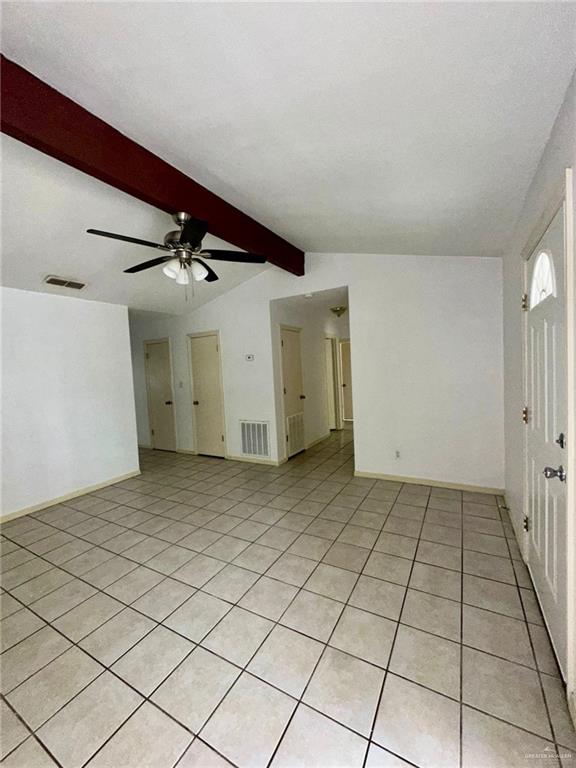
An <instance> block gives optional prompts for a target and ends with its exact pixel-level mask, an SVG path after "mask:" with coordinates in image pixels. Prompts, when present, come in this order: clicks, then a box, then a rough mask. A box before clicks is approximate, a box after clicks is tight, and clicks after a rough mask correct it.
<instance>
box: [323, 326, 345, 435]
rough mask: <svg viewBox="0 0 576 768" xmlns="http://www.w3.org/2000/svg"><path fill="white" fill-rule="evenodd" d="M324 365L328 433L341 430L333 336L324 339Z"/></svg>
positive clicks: (336, 344) (335, 342) (336, 358)
mask: <svg viewBox="0 0 576 768" xmlns="http://www.w3.org/2000/svg"><path fill="white" fill-rule="evenodd" d="M324 364H325V369H326V411H327V419H328V428H329V429H330V431H333V430H335V429H342V418H341V415H340V397H339V392H340V386H339V382H338V340H337V339H336V337H335V336H326V338H325V339H324Z"/></svg>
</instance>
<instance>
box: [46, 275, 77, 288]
mask: <svg viewBox="0 0 576 768" xmlns="http://www.w3.org/2000/svg"><path fill="white" fill-rule="evenodd" d="M44 282H45V283H48V285H58V286H59V287H60V288H74V290H76V291H81V290H82V288H85V287H86V283H79V282H78V280H68V278H67V277H56V275H48V277H45V278H44Z"/></svg>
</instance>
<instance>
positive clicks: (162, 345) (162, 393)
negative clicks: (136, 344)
mask: <svg viewBox="0 0 576 768" xmlns="http://www.w3.org/2000/svg"><path fill="white" fill-rule="evenodd" d="M144 349H145V354H146V386H147V389H148V418H149V421H150V438H151V442H152V447H153V448H156V449H159V450H163V451H175V450H176V431H175V428H174V405H173V395H172V366H171V361H170V345H169V343H168V341H166V340H164V341H147V342H146V343H145V345H144Z"/></svg>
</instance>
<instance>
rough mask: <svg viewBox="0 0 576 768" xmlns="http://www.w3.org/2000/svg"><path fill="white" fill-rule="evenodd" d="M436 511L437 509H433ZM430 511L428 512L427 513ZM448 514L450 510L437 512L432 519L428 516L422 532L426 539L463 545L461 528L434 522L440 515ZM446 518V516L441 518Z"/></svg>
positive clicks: (422, 536)
mask: <svg viewBox="0 0 576 768" xmlns="http://www.w3.org/2000/svg"><path fill="white" fill-rule="evenodd" d="M432 512H435V510H432ZM428 514H430V513H427V515H428ZM439 514H442V515H447V514H449V513H448V512H443V513H438V512H435V515H434V517H432V519H431V520H430V519H429V518H428V516H427V517H426V522H425V523H424V525H423V526H422V532H421V534H420V536H421V538H422V539H423V540H424V541H433V542H435V543H437V544H447V545H449V546H451V547H461V546H462V531H461V529H460V528H455V527H453V526H452V527H451V526H449V525H443V524H442V523H437V522H432V520H437V519H438V515H439ZM441 519H444V518H441Z"/></svg>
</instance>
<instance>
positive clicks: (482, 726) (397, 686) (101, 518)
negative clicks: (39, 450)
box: [1, 432, 576, 768]
mask: <svg viewBox="0 0 576 768" xmlns="http://www.w3.org/2000/svg"><path fill="white" fill-rule="evenodd" d="M141 466H142V475H141V476H140V477H138V478H135V479H131V480H128V481H125V482H122V483H119V484H118V485H116V486H112V487H108V488H105V489H103V490H101V491H98V492H95V493H93V494H89V495H86V496H83V497H81V498H77V499H74V500H73V501H70V502H67V503H66V504H62V505H58V506H55V507H50V508H49V509H45V510H43V511H40V512H37V513H35V514H33V515H29V516H26V517H22V518H19V519H16V520H13V521H11V522H8V523H6V524H5V525H4V526H3V527H2V539H1V545H2V573H3V575H2V595H1V598H2V622H1V636H2V657H1V661H2V678H1V692H2V757H3V764H5V765H6V768H12V767H14V766H20V767H21V768H45V767H47V766H54V765H59V766H63V767H64V768H81V766H85V765H86V766H90V768H96V767H98V768H103V767H104V766H107V767H108V768H132V767H133V768H142V767H143V766H154V767H155V768H172V766H175V765H178V766H179V768H192V767H193V766H210V767H214V766H227V765H230V764H233V765H236V766H255V767H256V766H267V765H271V766H274V767H275V768H278V767H279V766H284V767H285V768H294V767H296V766H307V767H309V768H317V767H319V766H326V767H327V768H338V767H341V768H355V767H356V766H358V767H359V768H360V767H361V766H366V767H367V768H384V767H386V768H401V766H408V765H414V766H420V768H458V767H459V766H461V767H462V768H492V767H494V768H513V767H514V766H538V765H546V766H549V767H550V768H552V766H558V767H560V766H562V768H570V766H576V735H575V733H574V730H573V729H572V727H571V725H570V722H569V719H568V715H567V711H566V708H565V705H564V698H563V689H562V684H561V682H560V678H559V675H558V671H557V668H556V665H555V662H554V658H553V655H552V653H551V649H550V645H549V641H548V638H547V635H546V631H545V629H544V627H543V624H542V619H541V616H540V613H539V610H538V606H537V604H536V600H535V598H534V593H533V591H532V589H531V584H530V580H529V578H528V575H527V572H526V569H525V568H524V566H523V564H522V563H521V561H520V558H519V552H518V547H517V545H516V543H515V541H514V537H513V534H512V529H511V527H510V523H509V521H508V519H507V517H506V513H505V511H504V510H503V509H501V508H500V506H499V501H501V500H499V499H497V498H496V497H494V496H489V495H481V494H475V493H462V492H459V491H453V490H447V489H441V488H428V487H423V486H415V485H401V484H399V483H393V482H384V481H373V480H367V479H359V478H354V477H353V444H352V436H351V433H349V432H344V433H335V434H334V435H333V436H332V437H331V438H330V439H328V440H326V441H325V442H324V443H321V444H319V445H318V446H316V447H315V448H313V449H312V450H309V451H307V452H306V453H305V454H302V455H301V456H299V457H296V458H295V459H293V460H292V461H290V462H289V463H288V464H285V465H283V466H282V467H279V468H271V467H265V466H259V465H249V464H242V463H235V462H225V461H220V460H216V459H209V458H202V457H192V456H184V455H180V454H165V453H160V452H151V451H145V452H143V454H142V459H141ZM573 755H574V756H573Z"/></svg>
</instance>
